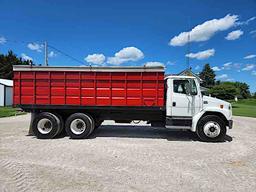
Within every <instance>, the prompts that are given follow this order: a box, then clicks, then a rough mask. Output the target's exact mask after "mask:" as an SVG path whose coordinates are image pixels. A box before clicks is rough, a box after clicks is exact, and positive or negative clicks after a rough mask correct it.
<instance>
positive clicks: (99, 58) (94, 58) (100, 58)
mask: <svg viewBox="0 0 256 192" xmlns="http://www.w3.org/2000/svg"><path fill="white" fill-rule="evenodd" d="M105 59H106V57H105V55H103V54H98V53H95V54H92V55H88V56H87V57H85V58H84V60H85V61H86V62H88V63H93V64H96V65H101V64H103V63H104V62H105Z"/></svg>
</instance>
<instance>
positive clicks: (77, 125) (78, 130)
mask: <svg viewBox="0 0 256 192" xmlns="http://www.w3.org/2000/svg"><path fill="white" fill-rule="evenodd" d="M65 130H66V133H67V134H68V135H69V136H70V138H71V139H84V138H88V136H89V135H90V134H91V133H92V131H93V130H94V120H93V118H92V117H90V116H89V115H87V114H84V113H74V114H72V115H70V116H69V117H68V118H67V120H66V123H65Z"/></svg>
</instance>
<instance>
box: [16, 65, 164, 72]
mask: <svg viewBox="0 0 256 192" xmlns="http://www.w3.org/2000/svg"><path fill="white" fill-rule="evenodd" d="M13 71H85V72H164V67H163V66H121V67H120V66H111V67H106V66H103V67H92V66H72V67H71V66H69V67H66V66H65V67H64V66H57V67H49V66H30V65H14V66H13Z"/></svg>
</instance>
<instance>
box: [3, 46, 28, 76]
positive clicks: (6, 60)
mask: <svg viewBox="0 0 256 192" xmlns="http://www.w3.org/2000/svg"><path fill="white" fill-rule="evenodd" d="M13 65H33V62H32V61H30V60H23V59H22V58H21V57H17V55H15V54H14V53H13V52H12V51H8V53H7V54H6V55H5V54H0V78H1V79H12V78H13Z"/></svg>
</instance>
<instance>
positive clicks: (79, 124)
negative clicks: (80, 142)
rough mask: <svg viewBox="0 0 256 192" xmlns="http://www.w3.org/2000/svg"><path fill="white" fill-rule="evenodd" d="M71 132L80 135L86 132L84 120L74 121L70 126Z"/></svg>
mask: <svg viewBox="0 0 256 192" xmlns="http://www.w3.org/2000/svg"><path fill="white" fill-rule="evenodd" d="M70 130H71V131H72V133H74V134H76V135H80V134H82V133H83V132H84V131H85V130H86V124H85V122H84V121H83V120H82V119H74V120H73V121H72V122H71V124H70Z"/></svg>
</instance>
